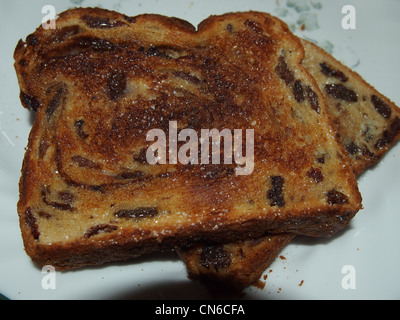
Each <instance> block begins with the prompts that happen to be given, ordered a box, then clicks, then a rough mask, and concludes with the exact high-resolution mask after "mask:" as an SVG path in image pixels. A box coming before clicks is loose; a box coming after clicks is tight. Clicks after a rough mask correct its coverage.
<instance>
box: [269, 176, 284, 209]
mask: <svg viewBox="0 0 400 320" xmlns="http://www.w3.org/2000/svg"><path fill="white" fill-rule="evenodd" d="M284 181H285V179H284V178H283V177H281V176H272V177H271V185H272V188H271V189H270V190H268V192H267V197H268V199H269V200H271V203H270V206H271V207H274V206H278V207H284V206H285V204H286V202H285V199H284V197H283V195H282V192H283V183H284Z"/></svg>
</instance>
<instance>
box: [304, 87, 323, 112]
mask: <svg viewBox="0 0 400 320" xmlns="http://www.w3.org/2000/svg"><path fill="white" fill-rule="evenodd" d="M306 95H307V99H308V102H309V103H310V106H311V109H313V110H314V111H316V112H317V113H320V111H321V108H320V106H319V101H318V95H317V94H316V93H315V92H314V91H313V89H311V87H310V86H306Z"/></svg>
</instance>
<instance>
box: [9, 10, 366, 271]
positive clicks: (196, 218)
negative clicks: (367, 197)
mask: <svg viewBox="0 0 400 320" xmlns="http://www.w3.org/2000/svg"><path fill="white" fill-rule="evenodd" d="M56 26H57V28H56V29H47V30H45V29H43V28H41V27H39V28H38V29H37V30H36V31H35V32H34V33H33V34H31V35H29V36H28V37H27V38H26V41H22V40H21V41H20V42H19V43H18V45H17V47H16V49H15V54H14V58H15V68H16V73H17V76H18V80H19V85H20V88H21V94H20V96H21V101H22V103H23V105H24V106H25V107H28V108H31V109H35V110H37V112H36V118H35V121H34V124H33V127H32V130H31V133H30V135H29V141H28V147H27V151H26V154H25V158H24V161H23V167H22V176H21V180H20V199H19V202H18V213H19V216H20V226H21V230H22V236H23V240H24V245H25V249H26V252H27V253H28V255H30V256H31V258H32V259H33V260H34V261H35V262H37V263H38V264H39V265H43V264H51V265H53V266H55V267H56V268H58V270H65V269H71V268H78V267H82V266H86V265H96V264H102V263H105V262H108V261H115V260H120V259H128V258H132V257H136V256H138V255H141V254H143V253H145V252H150V251H153V250H159V249H163V248H171V247H175V246H185V245H187V244H188V243H193V242H196V241H213V242H227V241H235V240H238V239H243V238H247V237H257V236H260V235H262V234H264V233H265V232H271V233H282V232H292V233H297V234H306V235H310V236H331V235H332V234H334V233H335V232H337V231H339V230H341V229H343V228H344V227H345V226H346V225H347V224H348V223H349V221H350V220H351V218H352V217H353V216H354V215H355V214H356V213H357V212H358V211H359V209H361V196H360V193H359V191H358V188H357V181H356V179H355V176H354V174H353V172H352V168H351V166H350V160H349V158H348V156H347V153H346V151H345V150H344V148H343V147H342V146H341V145H340V143H339V142H338V140H337V135H336V131H335V130H334V127H333V123H331V121H330V118H329V115H328V113H327V110H326V106H325V102H324V99H323V97H322V94H321V92H320V90H319V89H318V86H317V84H316V83H315V81H314V79H313V78H312V77H311V76H310V74H309V73H308V72H307V71H306V69H305V68H304V67H303V66H302V65H301V61H302V59H303V56H304V49H303V46H302V45H301V43H300V41H299V40H298V39H297V38H296V37H295V36H294V35H293V34H292V33H291V32H290V31H289V29H288V27H287V25H286V24H284V23H283V22H282V21H280V20H278V19H277V18H274V17H272V16H270V15H269V14H265V13H258V12H242V13H231V14H225V15H221V16H211V17H209V18H208V19H206V20H204V21H203V22H202V23H200V25H199V26H198V29H197V30H196V29H195V28H194V27H193V26H192V25H190V24H189V23H188V22H186V21H182V20H180V19H177V18H168V17H165V16H160V15H141V16H136V17H127V16H125V15H122V14H119V13H117V12H112V11H107V10H102V9H97V8H96V9H91V8H88V9H84V8H79V9H72V10H68V11H66V12H64V13H61V14H60V15H59V17H58V19H57V20H56ZM260 57H261V58H262V59H260ZM174 121H176V123H177V128H175V129H174V128H173V127H171V122H174ZM152 129H156V130H158V131H157V132H160V130H161V132H162V133H164V134H165V135H166V136H167V137H168V136H172V137H174V132H175V131H176V132H181V130H182V129H192V130H195V133H196V134H197V135H198V137H200V136H201V130H202V129H217V130H219V131H222V130H223V129H229V130H231V133H233V132H234V129H235V130H236V129H237V130H239V131H240V130H242V131H240V132H243V139H242V141H243V145H242V147H243V149H244V146H245V141H246V140H247V142H250V143H249V144H248V145H249V146H253V148H254V170H253V172H252V173H251V174H248V175H237V174H236V173H237V170H236V169H238V168H242V167H241V166H240V165H241V164H243V163H240V162H239V163H236V162H235V163H232V164H230V163H229V162H228V161H227V163H221V164H219V165H218V164H215V162H214V163H212V161H211V160H210V158H205V159H204V161H203V159H202V160H201V161H199V162H200V163H199V164H189V165H185V164H182V163H179V162H178V163H176V162H177V161H176V158H174V157H173V156H172V154H171V155H170V154H169V153H168V152H166V153H167V154H168V155H170V156H169V157H167V158H168V159H167V160H168V161H167V163H166V164H157V165H153V164H150V163H149V162H148V161H147V159H148V157H146V155H148V151H149V150H150V149H151V146H152V145H153V144H154V141H148V139H146V137H147V133H149V131H150V130H152ZM248 129H252V130H254V143H251V142H252V141H251V139H250V140H248V139H246V140H245V138H244V136H245V132H246V130H248ZM246 138H247V136H246ZM186 139H187V137H186ZM159 140H161V138H159ZM173 140H174V139H172V140H168V141H169V142H171V147H172V144H173ZM205 140H207V139H205ZM205 140H203V141H200V142H199V144H200V143H202V144H203V143H204V141H205ZM224 141H225V142H224V143H226V144H227V143H228V141H229V140H224ZM182 142H183V141H181V144H182ZM211 144H212V143H210V145H211ZM168 145H169V144H168ZM169 146H170V145H169ZM246 147H247V146H246ZM239 148H240V147H239ZM239 148H237V149H236V151H235V152H239V151H238V149H239ZM246 150H247V149H246ZM158 151H159V153H158V154H157V155H158V156H159V157H160V155H161V154H162V153H163V152H162V148H161V147H160V149H159V150H158ZM243 154H244V152H243ZM195 155H196V152H194V154H192V156H193V158H192V160H193V159H194V157H195ZM247 155H250V156H251V152H250V154H249V153H248V152H247ZM208 160H210V161H209V162H210V163H208V164H207V161H208ZM250 160H252V159H251V158H250ZM174 162H175V163H174ZM250 162H251V161H250ZM246 165H247V163H246ZM242 169H243V168H242ZM324 177H329V179H328V178H326V179H324Z"/></svg>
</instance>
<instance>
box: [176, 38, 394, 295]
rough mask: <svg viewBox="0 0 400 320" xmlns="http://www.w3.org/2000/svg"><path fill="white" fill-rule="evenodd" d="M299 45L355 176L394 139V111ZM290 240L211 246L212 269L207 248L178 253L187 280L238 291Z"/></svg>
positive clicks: (314, 49) (325, 57) (311, 48)
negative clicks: (222, 261)
mask: <svg viewBox="0 0 400 320" xmlns="http://www.w3.org/2000/svg"><path fill="white" fill-rule="evenodd" d="M301 41H302V44H303V46H304V48H305V58H304V60H303V65H304V66H305V67H306V68H307V70H309V71H310V73H311V74H312V76H313V77H314V79H315V80H316V81H317V84H318V86H319V88H320V89H321V91H322V93H323V94H324V98H325V100H326V102H327V106H328V110H329V113H330V114H331V115H332V117H333V120H334V122H335V124H336V125H337V128H338V132H339V135H340V140H341V142H342V143H343V145H345V146H346V149H347V150H348V152H349V154H350V157H351V162H352V166H353V168H354V171H355V174H356V175H360V174H362V173H363V172H364V171H365V170H366V169H367V168H369V167H370V166H372V165H374V164H376V163H377V162H378V161H379V159H381V158H382V156H383V155H384V154H385V153H386V152H387V151H388V150H389V149H390V148H392V147H393V146H394V144H395V143H396V141H397V140H398V139H399V137H400V109H399V108H398V107H397V106H396V105H395V104H394V103H393V102H391V101H390V100H389V99H388V98H387V97H385V96H384V95H382V94H381V93H380V92H378V91H377V90H376V89H374V88H373V87H372V86H371V85H370V84H368V83H367V82H366V81H365V80H364V79H362V78H361V76H360V75H359V74H358V73H356V72H354V71H352V70H351V69H349V68H348V67H346V66H344V65H343V64H342V63H340V62H339V61H338V60H336V59H335V58H334V57H332V55H330V54H328V53H327V52H325V51H324V50H323V49H321V48H320V47H318V46H317V45H315V44H313V43H311V42H309V41H307V40H303V39H302V40H301ZM290 240H291V238H290V235H265V236H262V237H260V238H257V239H255V240H251V239H249V240H246V241H239V242H235V243H229V244H223V245H219V246H214V247H212V248H213V252H218V254H219V256H222V257H224V258H225V261H228V262H229V263H225V264H224V265H223V266H221V265H220V267H218V268H215V267H213V265H212V264H210V263H208V264H205V263H202V259H201V257H202V256H205V255H206V253H209V252H210V249H209V248H210V246H209V245H208V246H201V245H196V246H193V247H192V248H188V249H184V250H182V249H181V250H178V253H179V256H180V257H181V259H182V260H183V261H184V262H185V263H186V266H187V270H188V273H189V275H190V277H191V278H193V279H202V280H212V281H214V282H217V283H220V284H223V285H224V286H226V287H233V288H235V289H237V290H239V291H240V290H243V289H244V288H245V287H247V286H249V285H251V284H253V283H255V282H257V281H258V280H259V279H260V277H261V275H262V274H263V272H264V271H265V269H266V268H267V267H268V265H270V263H271V262H272V261H273V260H274V259H275V258H276V257H277V255H278V254H279V252H280V251H281V250H282V249H283V248H284V247H285V246H286V245H287V244H288V243H289V242H290ZM254 242H256V243H257V245H256V246H255V245H254ZM238 252H240V255H238ZM214 256H215V255H214ZM215 261H216V262H215V263H218V260H215Z"/></svg>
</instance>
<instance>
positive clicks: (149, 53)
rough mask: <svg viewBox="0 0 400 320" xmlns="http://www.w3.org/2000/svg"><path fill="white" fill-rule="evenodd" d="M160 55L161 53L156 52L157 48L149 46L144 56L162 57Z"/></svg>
mask: <svg viewBox="0 0 400 320" xmlns="http://www.w3.org/2000/svg"><path fill="white" fill-rule="evenodd" d="M162 54H163V53H162V52H160V51H158V48H157V47H154V46H150V47H149V48H148V49H147V51H146V55H147V56H148V57H153V56H159V55H162Z"/></svg>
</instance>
